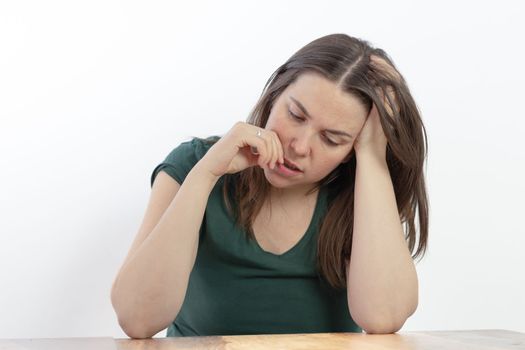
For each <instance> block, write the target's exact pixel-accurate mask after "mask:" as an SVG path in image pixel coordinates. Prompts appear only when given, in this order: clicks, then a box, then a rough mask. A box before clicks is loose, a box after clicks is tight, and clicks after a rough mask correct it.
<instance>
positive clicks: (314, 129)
mask: <svg viewBox="0 0 525 350" xmlns="http://www.w3.org/2000/svg"><path fill="white" fill-rule="evenodd" d="M367 114H368V111H367V110H366V109H365V106H364V105H363V104H362V103H361V102H360V101H359V100H358V99H357V98H356V97H355V96H353V95H351V94H349V93H347V92H343V91H342V90H340V88H338V87H337V85H336V84H335V83H333V82H331V81H329V80H328V79H326V78H324V77H323V76H322V75H320V74H317V73H313V72H307V73H303V74H301V75H300V76H299V77H298V78H297V79H296V81H295V82H294V83H293V84H291V85H289V86H288V87H287V88H286V89H285V90H284V91H283V92H282V93H281V95H280V96H279V97H278V98H277V100H276V101H275V103H274V105H273V107H272V110H271V111H270V116H269V118H268V122H267V123H266V127H265V129H267V130H273V131H274V132H275V133H277V135H278V137H279V139H280V141H281V144H282V147H283V151H284V158H286V159H288V160H290V161H291V162H293V163H295V164H296V165H297V166H298V167H299V169H301V170H302V172H300V173H298V174H296V175H293V176H284V175H283V174H282V173H281V172H280V171H279V170H277V167H276V168H275V169H264V173H265V176H266V179H267V180H268V181H269V182H270V183H271V184H272V185H273V186H274V187H277V188H282V189H285V188H289V189H291V188H294V189H298V190H305V191H307V190H308V189H310V188H311V187H312V184H315V183H317V182H318V181H320V180H322V179H323V178H324V177H326V176H327V175H328V174H330V172H331V171H332V170H334V169H335V168H336V167H337V166H338V165H339V164H340V163H342V162H343V161H345V160H346V159H345V158H346V157H347V156H348V155H349V153H350V151H351V150H352V148H353V145H354V142H355V138H356V137H357V136H358V134H359V132H360V131H361V129H362V127H363V125H364V123H365V120H366V117H367Z"/></svg>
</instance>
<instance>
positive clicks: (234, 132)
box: [198, 122, 284, 177]
mask: <svg viewBox="0 0 525 350" xmlns="http://www.w3.org/2000/svg"><path fill="white" fill-rule="evenodd" d="M258 132H260V136H257V133H258ZM253 148H255V149H256V152H254V150H253ZM283 157H284V153H283V148H282V145H281V141H280V140H279V137H278V136H277V134H276V133H275V132H274V131H271V130H266V129H263V128H260V127H258V126H254V125H251V124H247V123H244V122H237V123H235V125H234V126H233V127H232V128H231V129H230V130H229V131H228V132H227V133H226V135H224V136H223V137H222V138H221V139H220V140H219V141H217V143H215V144H214V145H213V146H212V147H211V148H210V149H209V150H208V152H207V153H206V154H205V156H204V157H203V158H202V159H201V160H200V161H199V163H198V165H199V167H200V168H201V169H204V170H207V171H208V172H209V173H210V174H211V175H212V176H216V177H220V176H222V175H224V174H235V173H237V172H239V171H241V170H244V169H246V168H249V167H252V166H255V165H259V166H260V167H261V168H272V169H273V168H274V167H275V165H276V163H277V162H280V163H284V159H283Z"/></svg>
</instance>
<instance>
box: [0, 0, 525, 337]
mask: <svg viewBox="0 0 525 350" xmlns="http://www.w3.org/2000/svg"><path fill="white" fill-rule="evenodd" d="M522 4H523V2H520V1H497V2H495V1H494V2H490V3H483V2H480V1H470V2H468V1H466V2H458V1H450V2H448V3H447V2H443V1H441V2H439V4H438V3H437V2H434V3H432V4H430V3H427V2H416V1H414V2H400V1H396V2H390V1H384V2H377V1H366V2H364V1H360V2H357V1H356V2H352V1H340V2H337V1H327V0H324V1H312V2H307V1H304V0H302V1H287V2H285V1H268V0H266V1H259V2H253V3H252V2H244V1H243V2H241V1H239V2H225V1H217V2H212V1H210V2H202V1H191V2H190V1H186V2H182V1H181V2H172V1H148V2H146V1H144V2H129V1H121V2H119V1H107V0H105V1H89V2H88V1H85V2H80V1H4V2H2V3H1V4H0V118H1V119H0V123H1V124H0V284H1V285H0V338H17V337H26V338H27V337H76V336H112V337H125V334H124V333H123V332H122V331H121V330H120V328H119V326H118V323H117V320H116V316H115V314H114V312H113V309H112V307H111V303H110V298H109V295H110V288H111V283H112V281H113V278H114V277H115V275H116V273H117V270H118V268H119V267H120V264H121V263H122V261H123V259H124V257H125V254H126V253H127V250H128V248H129V246H130V244H131V241H132V239H133V237H134V236H135V233H136V231H137V229H138V226H139V224H140V222H141V220H142V215H143V212H144V209H145V207H146V203H147V199H148V196H149V192H150V184H149V180H150V175H151V171H152V170H153V168H154V167H155V166H156V165H157V164H158V163H159V162H161V161H162V160H163V159H164V157H165V156H166V155H167V154H168V153H169V151H171V150H172V149H173V148H174V147H176V146H177V145H178V144H179V143H180V142H182V141H186V140H189V138H190V137H191V136H201V137H205V136H209V135H219V134H224V133H225V132H226V131H227V130H228V129H229V128H230V127H231V126H232V125H233V124H234V122H235V121H237V120H245V118H246V117H247V115H248V113H249V111H250V110H251V108H252V107H253V105H254V104H255V102H256V101H257V98H258V97H259V95H260V93H261V91H262V88H263V86H264V83H266V80H267V79H268V78H269V76H270V75H271V73H272V72H273V71H274V70H275V69H276V68H277V67H278V66H279V65H280V64H282V63H284V61H285V60H286V59H287V58H288V57H290V56H291V55H292V54H293V53H294V52H295V51H296V50H298V49H299V48H300V47H302V46H304V45H305V44H307V43H308V42H310V41H312V40H313V39H316V38H318V37H320V36H323V35H326V34H331V33H337V32H343V33H347V34H350V35H353V36H357V37H360V38H364V39H367V40H369V41H370V42H371V43H372V44H373V45H376V46H378V47H381V48H383V49H384V50H386V51H387V52H388V53H389V54H390V56H391V57H392V58H393V59H394V62H395V63H396V64H397V66H398V68H399V70H400V71H401V73H402V74H403V75H404V76H405V78H406V80H407V81H408V84H409V87H410V88H411V91H412V93H413V95H414V98H415V100H416V102H417V103H418V105H419V107H420V109H421V112H422V115H423V120H424V123H425V126H426V128H427V133H428V138H429V157H428V163H427V181H428V192H429V198H430V239H429V251H428V255H427V256H426V257H425V258H424V259H423V260H422V261H421V262H420V263H418V265H417V269H418V274H419V281H420V303H419V308H418V311H417V312H416V314H414V315H413V316H412V317H411V318H410V319H409V320H408V321H407V323H406V324H405V326H404V328H403V329H402V331H411V330H435V329H450V330H453V329H485V328H492V329H493V328H498V329H509V330H515V331H521V332H525V316H524V314H525V301H524V296H525V274H524V273H523V268H524V266H525V258H524V254H523V250H524V243H525V239H524V235H525V228H524V226H523V217H524V204H523V200H524V198H525V186H524V184H523V179H525V155H524V152H523V149H524V148H525V141H524V138H523V130H524V127H525V122H524V117H525V114H524V112H523V94H524V88H523V85H524V83H525V69H524V67H523V65H524V62H525V49H524V44H523V43H524V33H525V25H524V24H523V23H524V22H523V18H525V9H524V5H522ZM164 335H165V332H164V331H163V332H161V333H159V334H158V336H164Z"/></svg>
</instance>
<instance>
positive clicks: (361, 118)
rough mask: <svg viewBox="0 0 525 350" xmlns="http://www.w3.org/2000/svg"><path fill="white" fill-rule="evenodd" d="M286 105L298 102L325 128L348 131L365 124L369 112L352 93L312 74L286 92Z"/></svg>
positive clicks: (307, 74)
mask: <svg viewBox="0 0 525 350" xmlns="http://www.w3.org/2000/svg"><path fill="white" fill-rule="evenodd" d="M281 97H284V100H285V103H291V104H294V103H293V102H292V98H293V99H296V100H298V101H299V102H300V103H301V104H302V105H303V106H304V107H305V108H306V109H307V110H308V113H309V114H310V116H311V117H312V118H313V119H314V120H316V121H319V122H320V123H322V124H323V125H325V126H330V127H333V126H337V127H338V128H339V129H341V128H345V129H346V130H349V129H350V128H352V129H354V128H355V127H360V126H361V125H363V124H364V122H365V119H366V117H367V115H368V111H367V110H366V108H365V106H364V105H363V104H362V103H361V101H360V100H359V99H358V98H357V97H356V96H355V95H353V94H350V93H348V92H345V91H343V90H341V89H340V88H339V87H338V86H337V85H336V83H334V82H331V81H330V80H328V79H326V78H325V77H323V76H322V75H320V74H318V73H313V72H307V73H303V74H301V75H300V76H299V77H298V78H297V79H296V80H295V82H294V83H293V84H291V85H289V86H288V87H287V88H286V90H285V91H284V92H283V94H282V96H281Z"/></svg>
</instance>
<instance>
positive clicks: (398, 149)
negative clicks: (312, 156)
mask: <svg viewBox="0 0 525 350" xmlns="http://www.w3.org/2000/svg"><path fill="white" fill-rule="evenodd" d="M371 56H375V57H379V58H380V59H382V60H384V62H386V63H388V65H390V66H391V67H390V68H391V69H385V65H378V64H377V63H376V62H374V61H373V60H371ZM304 72H317V73H320V74H321V75H322V76H324V77H325V78H327V79H328V80H330V81H332V82H334V83H336V84H337V85H338V86H339V87H340V88H341V89H342V90H343V91H345V92H348V93H350V94H352V95H353V96H356V97H357V98H358V99H359V100H360V101H361V102H362V103H363V105H364V106H365V107H366V108H367V109H368V111H370V110H371V108H372V105H373V104H375V105H376V106H377V109H378V112H379V117H380V120H381V125H382V127H383V130H384V133H385V136H386V138H387V140H388V144H387V150H386V161H387V165H388V169H389V171H390V175H391V179H392V183H393V186H394V192H395V196H396V202H397V208H398V210H399V215H400V220H401V222H402V224H403V226H404V232H405V239H406V240H407V243H408V248H409V250H410V252H411V253H412V258H413V259H415V258H417V257H423V255H424V254H425V251H426V247H427V236H428V199H427V191H426V188H425V179H424V174H423V163H424V160H425V158H426V156H427V149H428V144H427V136H426V131H425V127H424V125H423V122H422V120H421V117H420V113H419V110H418V107H417V106H416V103H415V101H414V99H413V98H412V96H411V94H410V91H409V88H408V86H407V84H406V82H405V80H404V78H403V77H402V76H401V75H400V74H399V72H398V71H397V69H396V68H395V65H394V64H393V62H392V60H391V59H390V58H389V56H388V55H387V54H386V53H385V52H384V51H383V50H382V49H379V48H374V47H372V45H371V44H370V43H369V42H367V41H365V40H362V39H358V38H353V37H350V36H348V35H346V34H332V35H327V36H324V37H321V38H319V39H316V40H314V41H312V42H310V43H309V44H307V45H306V46H304V47H303V48H301V49H300V50H299V51H297V52H296V53H295V54H294V55H293V56H292V57H290V58H289V59H288V60H287V61H286V62H285V63H284V64H283V65H281V66H280V67H279V68H277V70H276V71H275V72H274V73H273V74H272V76H271V77H270V78H269V80H268V81H267V83H266V85H265V87H264V89H263V92H262V94H261V96H260V98H259V101H258V102H257V104H256V105H255V107H254V108H253V110H252V111H251V113H250V115H249V117H248V119H247V123H249V124H252V125H256V126H259V127H261V128H264V127H265V125H266V122H267V120H268V117H269V115H270V111H271V109H272V106H273V104H274V102H275V101H276V99H277V98H278V97H279V96H280V94H281V93H282V92H283V91H284V90H285V89H286V88H287V87H288V86H289V85H290V84H292V83H293V82H294V81H295V80H296V79H297V78H298V76H299V75H301V74H302V73H304ZM387 92H388V93H387ZM392 94H393V97H394V98H393V99H392V98H390V96H392ZM383 96H386V99H387V102H386V105H385V103H384V102H383V101H384V100H383ZM394 101H395V102H394ZM392 106H395V108H391V107H392ZM392 114H393V115H392ZM216 141H217V140H214V141H210V140H209V139H208V142H209V143H211V144H213V143H214V142H216ZM346 159H348V160H347V161H345V162H344V163H341V164H340V165H339V166H338V167H337V168H336V169H334V170H333V171H332V172H331V173H330V174H328V175H327V176H326V177H325V178H324V179H322V180H321V181H319V183H317V184H316V186H315V187H313V188H312V192H313V191H315V190H318V189H320V188H321V187H322V186H326V187H327V188H328V189H329V193H330V195H329V197H328V198H329V202H328V208H327V212H326V215H325V217H324V218H323V220H322V222H321V224H320V228H319V236H318V243H317V266H318V270H319V271H320V273H321V274H322V276H323V277H324V278H325V280H326V281H327V282H328V283H329V284H330V285H331V286H332V287H334V288H346V266H345V261H346V260H348V259H350V255H351V251H352V232H353V221H354V220H353V218H354V182H355V171H356V159H355V157H354V151H353V149H352V151H351V153H350V154H349V155H348V157H347V158H346ZM270 186H271V185H270V184H269V183H268V182H267V180H266V178H265V176H264V171H263V169H261V168H259V167H250V168H247V169H245V170H243V171H241V172H239V173H237V174H226V175H224V183H223V196H224V200H225V203H226V206H227V208H228V210H229V211H230V213H231V214H232V215H234V216H235V219H236V222H237V225H239V226H240V227H242V228H243V229H244V230H245V232H247V234H248V237H249V238H252V239H255V236H254V233H253V230H252V223H253V221H254V220H255V217H256V215H257V214H258V213H259V211H260V210H261V208H262V205H263V203H264V200H265V199H266V198H267V196H268V195H269V193H270ZM309 193H310V192H309ZM230 201H233V203H234V204H235V206H234V207H235V208H232V205H231V203H230ZM416 212H417V215H418V219H419V227H418V228H419V240H418V242H417V245H416V241H417V237H416V226H415V217H416Z"/></svg>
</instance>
